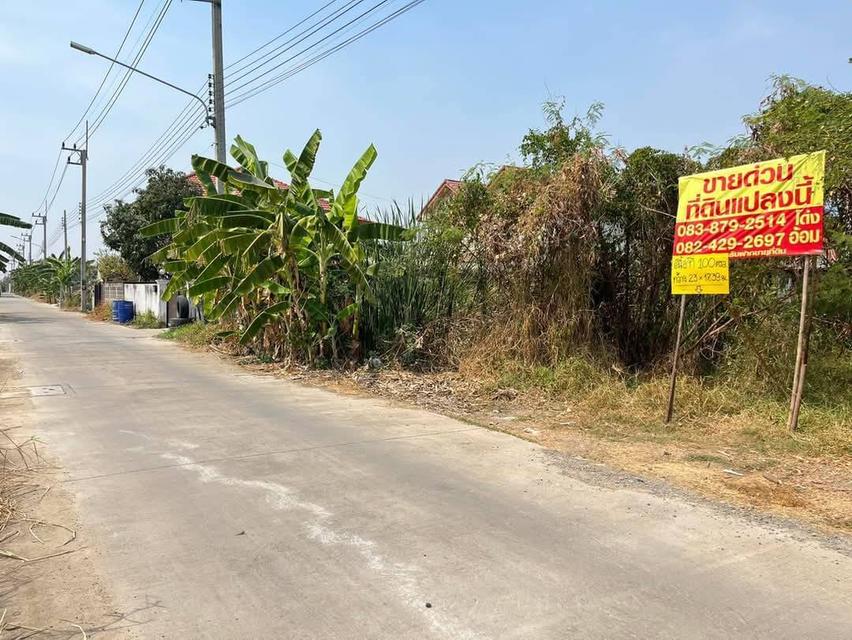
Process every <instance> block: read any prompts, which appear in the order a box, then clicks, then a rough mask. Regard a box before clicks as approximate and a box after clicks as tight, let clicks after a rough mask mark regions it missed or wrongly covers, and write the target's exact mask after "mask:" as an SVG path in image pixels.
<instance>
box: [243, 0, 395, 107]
mask: <svg viewBox="0 0 852 640" xmlns="http://www.w3.org/2000/svg"><path fill="white" fill-rule="evenodd" d="M390 1H391V0H382V1H381V2H378V3H376V4H374V5H373V6H372V7H370V8H369V9H367V10H366V11H365V12H363V13H362V14H360V15H359V16H357V17H356V18H353V19H352V20H350V21H349V22H347V23H346V24H344V25H343V26H342V27H339V28H337V29H335V30H334V31H332V32H331V33H330V34H328V35H325V36H323V38H321V39H320V40H319V41H317V42H315V43H314V44H312V45H309V46H308V47H306V48H305V49H302V51H300V52H299V53H297V54H295V55H292V56H290V57H289V58H287V59H286V60H283V61H282V62H280V63H278V64H276V65H275V66H273V67H270V68H269V69H267V70H266V71H263V72H261V73H259V74H257V75H255V76H254V77H253V78H251V79H249V80H247V81H245V82H244V83H242V84H240V85H238V86H236V87H234V88H233V89H231V91H232V92H235V91H239V90H240V89H243V88H244V87H246V86H248V85H250V84H251V83H252V82H256V81H257V80H259V79H260V78H263V77H264V76H266V75H268V74H270V73H272V72H273V71H275V70H276V69H280V68H281V67H282V66H284V65H285V64H287V63H288V62H290V61H291V60H293V59H294V58H297V57H298V56H300V55H302V54H303V53H304V52H305V51H308V50H310V49H311V48H313V47H315V46H317V45H319V44H321V43H322V42H323V41H324V40H327V39H328V38H330V37H332V36H334V35H335V34H336V33H338V32H339V31H342V30H343V29H345V28H346V27H348V26H349V25H351V24H352V23H353V22H356V21H358V20H360V19H361V18H363V17H364V16H366V15H368V14H370V13H372V12H373V11H375V10H376V9H378V8H379V7H381V6H382V5H385V4H387V3H388V2H390ZM362 2H364V0H357V2H356V3H355V4H354V5H353V6H351V7H348V8H347V9H346V10H345V11H344V12H343V13H342V14H340V15H343V14H345V13H347V12H348V11H350V10H352V9H354V8H355V7H356V6H358V5H359V4H361V3H362ZM337 17H339V16H337ZM335 19H336V18H335ZM328 24H330V22H326V23H325V24H323V25H320V26H319V27H317V28H315V29H314V30H313V31H311V32H310V33H308V34H307V35H305V36H304V37H302V38H299V39H298V40H296V42H294V43H293V44H292V45H291V46H289V47H287V48H286V49H284V50H283V51H282V52H281V53H279V54H276V55H275V57H274V58H277V57H279V56H281V55H283V54H284V53H285V52H287V51H289V50H290V49H292V48H293V47H294V46H296V45H297V44H299V43H301V42H304V41H305V40H307V39H308V38H309V37H310V36H312V35H314V34H315V33H316V32H317V31H319V30H320V29H321V28H323V27H325V26H327V25H328ZM274 58H273V59H274ZM273 59H270V60H267V61H266V62H264V63H263V64H261V65H258V66H256V67H254V68H253V69H251V70H249V71H248V72H246V73H244V74H243V75H241V76H238V77H237V78H235V79H234V80H233V81H232V82H238V81H240V80H242V79H243V78H245V77H246V76H248V75H249V74H250V73H251V72H252V71H254V70H257V69H259V68H261V67H264V66H266V65H267V64H269V62H272V60H273Z"/></svg>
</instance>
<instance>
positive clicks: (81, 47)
mask: <svg viewBox="0 0 852 640" xmlns="http://www.w3.org/2000/svg"><path fill="white" fill-rule="evenodd" d="M71 48H72V49H76V50H77V51H81V52H83V53H86V54H88V55H90V56H98V57H101V58H103V59H104V60H109V61H110V62H112V63H114V64H117V65H119V66H121V67H124V68H125V69H130V70H131V71H135V72H136V73H138V74H141V75H143V76H145V77H146V78H150V79H151V80H154V81H155V82H159V83H160V84H164V85H166V86H167V87H171V88H172V89H175V90H177V91H180V92H181V93H184V94H186V95H188V96H189V97H191V98H193V99H195V100H198V102H199V103H201V107H202V108H203V109H204V113H205V114H207V113H208V109H207V103H206V102H204V100H202V99H201V98H199V97H198V96H197V95H196V94H194V93H192V92H191V91H187V90H186V89H182V88H180V87H179V86H177V85H176V84H172V83H171V82H166V81H165V80H163V79H161V78H158V77H157V76H152V75H151V74H150V73H146V72H144V71H142V70H141V69H137V68H136V67H131V66H130V65H129V64H124V63H123V62H121V61H120V60H116V59H115V58H110V57H109V56H107V55H104V54H103V53H101V52H100V51H95V50H94V49H92V48H91V47H87V46H86V45H83V44H79V43H77V42H74V41H73V40H72V41H71ZM208 120H209V116H208Z"/></svg>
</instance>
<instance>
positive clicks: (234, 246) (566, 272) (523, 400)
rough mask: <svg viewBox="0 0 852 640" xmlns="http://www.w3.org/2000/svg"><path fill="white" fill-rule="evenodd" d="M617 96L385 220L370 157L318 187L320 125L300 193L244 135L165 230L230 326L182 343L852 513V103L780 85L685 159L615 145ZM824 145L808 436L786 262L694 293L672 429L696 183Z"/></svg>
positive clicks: (184, 330)
mask: <svg viewBox="0 0 852 640" xmlns="http://www.w3.org/2000/svg"><path fill="white" fill-rule="evenodd" d="M601 109H602V107H601V106H600V105H593V107H592V108H591V109H589V111H588V112H587V113H586V114H585V115H584V116H581V117H571V118H569V117H566V115H565V111H564V108H563V105H562V104H561V103H559V102H552V103H548V104H546V105H545V116H546V120H547V127H546V128H545V129H543V130H538V129H533V130H530V131H529V132H528V133H527V135H525V136H524V137H523V139H522V141H521V145H520V151H521V154H522V155H523V157H524V159H525V162H524V164H523V166H520V167H488V166H477V167H474V168H473V169H472V170H471V171H470V172H469V173H468V174H467V175H466V176H465V178H464V180H463V181H462V184H461V186H460V188H459V189H458V191H457V192H456V193H455V194H454V195H453V196H452V197H450V198H447V199H446V200H444V201H443V202H441V203H439V204H438V205H436V206H433V207H431V208H430V209H429V210H426V211H423V212H422V213H421V211H420V210H419V208H416V207H414V206H412V205H409V206H408V207H406V208H405V209H403V208H399V207H396V208H394V209H393V210H390V211H386V212H383V213H382V214H381V215H379V216H378V217H379V218H380V219H381V220H382V222H381V223H372V222H369V221H366V220H364V219H362V218H360V217H359V205H358V201H357V190H358V186H359V185H360V183H361V181H362V180H363V179H364V177H365V175H366V171H367V169H369V166H370V165H371V164H372V162H373V160H374V159H375V156H376V154H375V150H373V149H372V148H370V149H368V151H367V152H366V153H365V154H364V156H363V157H362V158H361V159H359V161H358V162H357V163H356V165H355V167H354V168H353V171H352V172H351V173H350V174H349V176H348V177H347V178H346V179H345V181H344V184H343V188H342V189H341V190H340V191H339V192H337V193H333V192H331V191H326V190H321V189H314V188H312V187H311V186H310V183H309V179H310V172H311V168H312V166H313V162H314V160H315V156H316V153H317V150H318V147H319V139H320V137H319V134H318V133H317V134H315V135H314V136H313V137H312V138H311V140H310V141H309V142H308V144H307V146H306V147H305V149H304V150H303V151H302V153H301V155H300V156H299V157H296V156H295V155H294V154H292V153H290V152H287V153H286V154H285V156H284V159H285V164H286V165H287V166H288V168H289V169H290V172H291V178H290V182H291V185H290V188H289V189H282V188H279V187H277V186H276V185H275V183H274V181H273V180H272V179H271V178H270V177H269V175H268V173H267V165H266V163H265V162H263V161H261V160H260V159H259V158H257V156H256V154H255V152H254V149H253V147H251V145H249V144H247V143H246V142H244V141H243V140H242V139H240V138H237V140H236V142H235V144H234V146H233V147H232V155H233V156H234V159H235V160H236V161H237V163H238V165H239V167H240V168H239V169H234V168H230V167H227V166H225V165H220V164H219V163H216V162H215V161H213V160H210V159H205V158H197V157H196V158H194V159H193V167H194V169H195V170H196V173H197V175H198V176H199V178H200V179H201V182H202V183H203V184H204V185H205V187H206V193H207V195H204V196H196V197H190V198H188V199H187V200H185V205H186V206H185V210H184V211H179V212H178V215H177V217H176V218H173V219H166V220H163V221H161V222H159V223H157V224H154V225H151V226H149V227H148V228H147V230H146V231H145V235H151V236H153V235H156V234H160V233H165V234H169V235H171V237H172V242H171V244H169V245H166V246H165V247H164V248H163V249H161V250H159V251H158V252H157V253H156V254H155V255H154V259H155V260H156V261H158V262H159V263H160V264H162V265H163V267H164V268H165V269H166V270H167V271H168V272H170V273H171V274H172V287H171V288H172V292H177V291H180V290H184V291H186V290H188V292H189V295H190V296H191V297H192V298H193V299H194V300H195V301H197V302H199V303H201V304H202V305H203V307H204V311H205V315H206V316H207V318H208V319H210V320H212V321H213V324H212V325H208V326H206V327H181V328H179V329H176V330H172V331H169V332H167V333H166V335H165V336H164V337H168V338H171V339H175V340H179V341H187V342H190V343H192V344H194V345H196V346H197V345H199V344H203V343H205V342H211V343H216V344H217V345H218V346H217V349H219V350H222V349H224V350H228V351H230V352H231V353H235V354H241V355H247V354H248V355H253V356H254V357H255V358H256V359H257V361H258V362H261V363H270V362H272V363H278V364H276V365H274V366H277V367H284V368H285V369H287V368H289V369H290V370H293V369H297V370H298V371H299V376H300V377H307V378H309V379H310V378H311V377H314V378H316V379H320V380H323V381H326V382H328V381H329V380H330V379H336V380H337V382H336V384H352V383H354V384H355V386H357V387H361V388H364V387H367V388H369V389H370V390H371V391H372V392H379V393H385V394H387V395H390V396H393V397H398V398H403V399H407V400H412V401H415V402H418V403H421V404H426V405H428V406H430V407H432V408H437V409H439V410H444V411H446V412H448V413H453V414H455V415H461V416H464V417H467V418H469V419H473V420H475V421H478V422H481V423H486V424H489V426H492V427H493V428H501V429H504V430H507V431H511V432H513V433H517V434H518V435H521V436H522V437H528V438H530V439H533V440H537V441H540V442H543V443H545V444H549V445H551V446H554V447H556V448H566V449H569V450H572V449H573V450H576V448H577V447H580V448H581V449H582V450H584V451H586V450H588V449H589V447H591V448H592V449H594V454H593V455H594V457H596V458H598V459H606V460H607V461H610V462H614V463H617V464H620V465H621V466H622V467H625V468H631V469H635V470H637V471H643V470H644V471H652V472H653V469H655V468H656V464H657V462H659V460H658V459H660V458H661V456H663V450H665V451H666V452H667V454H666V456H665V458H662V459H663V460H664V461H665V463H666V465H665V468H666V469H667V470H669V471H670V470H671V469H670V468H671V467H672V464H673V463H674V462H675V461H676V462H678V463H682V465H683V467H684V469H687V468H688V469H690V470H691V471H690V472H689V473H691V474H692V475H689V473H686V472H685V471H684V470H683V469H681V471H680V472H678V473H684V474H686V475H687V476H689V478H693V480H694V479H695V478H698V477H702V478H703V480H702V481H701V482H698V481H695V482H693V481H692V480H689V479H688V478H687V479H682V480H683V482H685V483H686V484H689V485H696V488H701V487H700V486H699V485H702V483H703V484H704V485H708V486H711V485H713V484H714V482H715V483H716V484H717V485H718V488H719V491H718V492H722V493H725V492H727V491H728V489H730V486H729V485H730V484H731V483H737V482H739V483H742V482H744V481H743V478H746V479H749V480H752V475H754V474H755V473H758V472H759V477H760V487H759V489H757V490H755V489H753V487H752V486H751V485H748V486H747V487H746V488H745V489H742V491H740V490H739V489H737V490H736V491H734V490H731V491H733V492H734V493H737V492H740V493H743V494H744V495H745V496H746V498H747V499H748V500H751V499H753V498H754V499H755V500H757V501H758V502H760V501H764V502H768V503H770V504H776V503H777V504H781V506H783V505H786V504H788V503H790V504H793V503H795V504H798V505H800V506H801V504H807V505H810V507H808V508H812V509H814V510H817V511H820V512H821V513H822V514H823V516H821V517H822V521H823V522H830V523H831V524H832V526H840V527H842V528H846V527H852V499H850V497H849V494H848V491H849V489H850V487H847V486H846V485H845V484H844V483H843V482H842V481H839V480H837V479H836V478H834V476H832V478H834V479H832V478H829V479H826V478H824V477H822V479H819V478H818V476H819V477H821V476H820V474H819V472H820V471H825V472H827V471H826V470H831V471H832V472H837V471H838V470H840V469H846V471H847V472H848V471H849V468H848V463H849V460H850V454H852V96H850V95H849V94H843V93H838V92H836V91H833V90H829V89H824V88H821V87H815V86H809V85H806V84H804V83H802V82H799V81H797V80H794V79H790V78H785V77H780V78H776V79H775V82H774V87H773V90H772V93H771V94H770V95H769V96H767V98H766V99H765V100H764V101H763V103H762V104H761V107H760V109H759V110H758V111H757V112H755V113H754V114H751V115H749V116H746V117H745V119H744V122H745V125H746V133H745V135H743V136H742V137H740V138H737V139H734V140H732V141H730V143H729V144H728V145H726V146H725V147H721V148H716V147H710V146H708V145H704V146H701V147H698V148H694V149H692V150H690V152H689V153H685V154H674V153H669V152H666V151H661V150H657V149H653V148H650V147H646V148H640V149H637V150H635V151H633V152H631V153H628V152H626V151H624V150H622V149H619V148H614V147H612V146H611V145H610V144H609V143H608V140H607V139H606V137H605V136H604V135H602V134H600V133H599V132H598V130H597V128H596V127H597V122H598V119H599V117H600V115H601ZM818 149H826V150H827V178H826V213H827V220H826V232H827V239H826V252H825V255H824V256H823V257H822V258H821V259H820V260H819V261H818V263H817V269H816V277H815V279H816V286H815V292H816V295H815V298H814V301H813V325H812V330H811V336H810V338H811V355H810V360H809V368H808V376H807V387H806V391H805V404H804V409H803V413H802V416H801V420H800V429H799V431H798V432H797V433H795V434H790V433H789V432H787V430H786V428H785V416H786V412H787V408H788V402H789V390H790V387H791V384H792V380H791V377H792V374H791V371H792V364H793V362H794V359H795V340H796V334H797V321H798V305H799V293H800V291H799V288H800V269H801V266H800V265H801V262H800V261H796V260H790V259H777V258H774V259H752V260H741V261H736V262H734V263H733V265H732V276H731V279H732V291H731V295H729V296H694V297H692V298H691V299H690V300H689V302H688V305H687V315H686V324H685V340H684V347H683V354H684V355H683V357H684V366H683V371H684V374H683V375H682V376H681V378H682V379H681V381H680V383H679V391H678V398H677V405H676V422H675V423H674V424H672V425H665V424H664V423H663V421H662V416H663V413H664V408H665V401H666V393H667V386H668V381H667V373H668V368H669V366H670V362H671V350H672V347H673V342H674V331H675V328H676V321H677V307H676V303H675V300H674V299H673V297H672V296H671V295H670V286H669V269H670V258H671V244H672V236H673V227H674V217H675V213H676V210H677V195H678V194H677V180H678V177H679V176H681V175H686V174H690V173H695V172H697V171H702V170H706V169H709V168H718V167H724V166H734V165H738V164H743V163H747V162H751V161H757V160H764V159H769V158H772V157H778V156H782V155H793V154H796V153H803V152H807V151H813V150H818ZM214 178H216V179H219V180H222V181H223V182H224V183H225V184H226V185H227V188H226V193H225V194H223V195H217V194H216V193H215V190H214V188H213V179H214ZM211 327H212V328H211ZM335 371H336V372H338V373H333V372H335ZM311 372H314V373H311ZM495 415H498V416H504V417H505V416H507V415H508V418H510V419H506V420H503V419H502V418H501V419H500V420H498V421H496V422H495V420H494V419H493V418H494V416H495ZM577 438H580V439H584V438H585V439H591V440H588V441H587V440H584V441H583V442H585V444H583V443H581V442H580V441H579V440H577ZM590 442H591V443H598V444H599V443H609V444H604V445H603V447H602V448H601V447H599V446H598V444H589V443H590ZM720 451H721V453H720ZM797 465H798V466H797ZM711 467H712V468H713V469H715V471H716V476H714V477H715V480H710V481H708V480H707V478H706V474H707V470H708V469H710V468H711ZM770 467H771V468H772V471H771V473H770V472H769V471H767V469H769V468H770ZM796 469H798V470H796ZM669 471H666V473H669ZM767 474H768V475H769V476H770V477H771V478H772V480H767V479H766V478H765V475H767ZM796 474H798V475H799V476H800V478H799V481H796ZM664 475H665V474H664ZM675 475H677V474H675ZM840 477H843V474H841V475H840ZM808 479H810V480H813V481H814V483H816V484H812V485H811V484H808V482H810V480H808ZM717 481H718V482H717ZM789 483H793V485H794V489H791V488H790V484H789ZM764 485H765V486H764ZM796 487H797V488H796ZM791 491H793V493H795V495H793V496H792V497H791V495H790V492H791ZM814 492H816V493H814ZM826 492H829V494H830V495H829V497H828V498H826V495H827V494H826ZM755 495H756V496H757V497H756V498H755ZM826 501H827V502H828V503H831V505H833V506H826V504H827V503H826ZM800 503H801V504H800ZM818 503H819V504H821V505H822V506H820V507H817V506H816V505H817V504H818ZM823 503H826V504H823ZM844 514H845V515H844Z"/></svg>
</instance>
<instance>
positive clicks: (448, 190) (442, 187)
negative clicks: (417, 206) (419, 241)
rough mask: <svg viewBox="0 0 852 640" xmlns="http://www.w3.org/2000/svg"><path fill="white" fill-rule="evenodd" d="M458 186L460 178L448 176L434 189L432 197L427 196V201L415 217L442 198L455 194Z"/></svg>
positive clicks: (421, 214) (425, 211) (459, 185)
mask: <svg viewBox="0 0 852 640" xmlns="http://www.w3.org/2000/svg"><path fill="white" fill-rule="evenodd" d="M460 187H461V180H450V179H449V178H447V179H446V180H444V181H443V182H442V183H441V184H439V185H438V188H437V189H435V193H433V194H432V197H431V198H429V201H428V202H427V203H426V204H425V205H424V206H423V208H422V209H421V210H420V214H419V215H418V216H417V217H418V218H422V217H423V216H424V215H426V214H427V213H428V212H429V209H431V208H432V207H434V206H435V205H437V204H438V203H439V202H441V201H442V200H444V198H449V197H450V196H453V195H455V194H456V192H457V191H458V190H459V188H460Z"/></svg>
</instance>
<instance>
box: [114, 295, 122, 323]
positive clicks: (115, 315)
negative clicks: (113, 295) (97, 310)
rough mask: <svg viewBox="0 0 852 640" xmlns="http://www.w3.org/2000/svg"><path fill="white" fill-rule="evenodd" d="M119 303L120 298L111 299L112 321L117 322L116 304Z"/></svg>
mask: <svg viewBox="0 0 852 640" xmlns="http://www.w3.org/2000/svg"><path fill="white" fill-rule="evenodd" d="M120 303H121V300H113V301H112V321H113V322H118V305H119V304H120Z"/></svg>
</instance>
